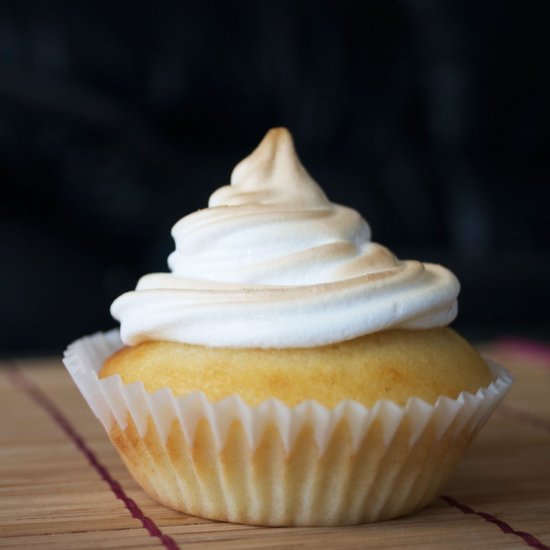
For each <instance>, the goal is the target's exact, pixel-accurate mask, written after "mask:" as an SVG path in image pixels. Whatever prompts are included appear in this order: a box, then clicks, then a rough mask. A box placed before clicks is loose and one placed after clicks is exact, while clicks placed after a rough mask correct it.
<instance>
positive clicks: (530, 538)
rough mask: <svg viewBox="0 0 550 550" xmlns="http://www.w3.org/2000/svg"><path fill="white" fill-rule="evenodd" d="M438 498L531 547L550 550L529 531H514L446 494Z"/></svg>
mask: <svg viewBox="0 0 550 550" xmlns="http://www.w3.org/2000/svg"><path fill="white" fill-rule="evenodd" d="M439 498H441V499H442V500H444V501H445V502H446V503H447V504H448V505H449V506H453V507H454V508H458V509H459V510H460V511H461V512H463V513H464V514H474V515H476V516H479V517H480V518H483V519H484V520H485V521H487V522H489V523H494V524H495V525H496V526H497V527H498V528H499V529H500V530H501V531H502V532H503V533H506V534H507V535H515V536H516V537H519V538H520V539H522V540H523V541H524V542H525V543H526V544H527V546H530V547H531V548H538V549H539V550H550V546H546V544H544V543H542V542H541V541H540V540H539V539H537V537H535V536H534V535H532V534H531V533H526V532H525V531H516V530H515V529H514V528H513V527H512V526H511V525H509V524H508V523H506V522H505V521H502V520H501V519H498V518H497V517H496V516H493V515H492V514H488V513H486V512H476V511H475V510H474V509H473V508H470V507H469V506H466V504H462V503H461V502H458V500H456V499H454V498H453V497H450V496H447V495H441V496H440V497H439Z"/></svg>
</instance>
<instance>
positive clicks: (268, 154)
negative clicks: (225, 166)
mask: <svg viewBox="0 0 550 550" xmlns="http://www.w3.org/2000/svg"><path fill="white" fill-rule="evenodd" d="M239 204H289V205H291V206H293V207H294V208H300V207H305V206H307V207H309V208H328V207H329V205H330V203H329V201H328V199H327V198H326V197H325V194H324V193H323V191H322V190H321V188H320V187H319V185H317V183H316V182H315V181H314V180H313V178H312V177H311V176H310V175H309V174H308V172H307V170H306V169H305V168H304V166H303V165H302V163H301V162H300V159H299V158H298V154H297V153H296V149H295V148H294V140H293V139H292V135H291V134H290V132H289V131H288V130H287V129H286V128H272V129H271V130H269V132H267V134H266V135H265V137H264V139H263V140H262V141H261V142H260V144H259V145H258V147H256V149H255V150H254V151H253V152H252V153H251V154H250V155H249V156H248V157H246V158H245V159H244V160H242V161H241V162H239V164H237V166H235V168H234V169H233V173H232V174H231V185H227V186H225V187H222V188H220V189H218V190H217V191H216V192H215V193H214V194H213V195H212V196H211V197H210V201H209V203H208V205H209V206H211V207H212V206H236V205H239Z"/></svg>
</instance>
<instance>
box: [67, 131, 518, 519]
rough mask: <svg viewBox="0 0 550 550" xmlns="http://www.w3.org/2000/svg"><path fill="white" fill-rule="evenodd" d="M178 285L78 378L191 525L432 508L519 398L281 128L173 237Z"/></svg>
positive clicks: (138, 294) (138, 312)
mask: <svg viewBox="0 0 550 550" xmlns="http://www.w3.org/2000/svg"><path fill="white" fill-rule="evenodd" d="M172 235H173V237H174V240H175V243H176V248H175V251H174V252H173V253H172V254H171V255H170V257H169V258H168V264H169V267H170V269H171V273H156V274H150V275H146V276H144V277H142V278H141V279H140V281H139V282H138V284H137V288H136V289H135V290H134V291H132V292H128V293H126V294H123V295H122V296H120V297H119V298H117V299H116V300H115V302H114V303H113V305H112V308H111V312H112V314H113V316H114V317H115V318H116V319H117V320H119V321H120V332H119V331H118V330H116V331H111V332H110V333H107V334H96V335H94V336H91V337H86V338H83V339H81V340H78V341H77V342H75V343H73V344H72V345H71V346H69V348H68V350H67V351H66V354H65V359H64V361H65V364H66V366H67V368H68V370H69V372H70V374H71V375H72V377H73V379H74V380H75V382H76V384H77V385H78V387H79V389H80V390H81V392H82V394H83V396H84V397H85V399H86V400H87V402H88V404H89V405H90V407H91V408H92V410H93V411H94V413H95V415H96V416H97V417H98V418H99V420H100V421H101V422H102V424H103V426H104V427H105V429H106V431H107V433H108V435H109V438H110V439H111V441H112V442H113V444H114V445H115V446H116V448H117V450H118V451H119V454H120V456H121V458H122V460H123V461H124V462H125V464H126V466H127V467H128V469H129V471H130V472H131V473H132V475H133V476H134V477H135V479H136V480H137V481H138V483H139V484H140V485H141V486H142V487H143V489H144V490H145V491H146V492H147V493H148V494H149V495H150V496H151V497H152V498H154V499H156V500H158V501H159V502H161V503H163V504H165V505H166V506H168V507H170V508H173V509H175V510H179V511H181V512H185V513H188V514H192V515H197V516H202V517H206V518H210V519H215V520H223V521H232V522H239V523H249V524H259V525H287V526H289V525H349V524H357V523H364V522H372V521H378V520H383V519H390V518H394V517H398V516H402V515H405V514H408V513H411V512H413V511H415V510H418V509H421V508H422V507H424V506H426V505H427V504H428V503H429V502H430V501H432V500H433V499H434V498H435V497H436V496H437V495H438V493H439V491H440V489H441V487H442V486H443V484H444V483H445V482H446V480H447V478H448V477H449V475H450V473H451V472H452V470H453V468H454V466H455V465H456V463H457V461H458V460H459V459H460V457H461V456H462V455H463V453H464V452H465V450H466V449H467V448H468V446H469V444H470V443H471V441H472V439H473V438H474V436H475V434H476V433H477V431H478V430H479V428H480V427H481V426H482V424H483V423H484V422H485V420H486V419H487V417H488V416H489V414H490V413H491V412H492V411H493V410H494V408H495V407H496V406H497V404H498V403H499V401H500V400H501V399H502V398H503V396H504V395H505V393H506V391H507V390H508V388H509V386H510V384H511V379H510V377H509V375H508V374H507V373H506V371H504V369H502V368H500V367H498V366H497V365H494V364H490V363H488V362H486V361H485V360H484V359H483V358H482V357H480V355H479V354H478V353H477V352H476V351H475V350H474V349H473V348H472V347H471V346H470V345H469V344H468V343H467V342H466V341H465V340H464V339H462V338H461V337H460V336H459V335H458V334H457V333H456V332H455V331H454V330H452V329H451V328H449V327H448V325H449V323H451V321H452V320H453V319H454V317H455V316H456V312H457V295H458V292H459V284H458V281H457V280H456V278H455V277H454V275H453V274H452V273H451V272H450V271H448V270H447V269H445V268H444V267H442V266H439V265H434V264H427V263H424V264H423V263H420V262H417V261H401V260H398V259H397V258H396V257H395V256H394V255H393V254H392V253H391V252H390V251H389V250H388V249H387V248H384V247H383V246H381V245H379V244H376V243H374V242H372V241H371V232H370V228H369V226H368V224H367V222H366V221H365V220H364V219H363V218H362V217H361V216H360V215H359V214H358V213H357V212H356V211H355V210H353V209H351V208H347V207H344V206H341V205H337V204H333V203H331V202H330V201H329V200H328V198H327V197H326V196H325V194H324V193H323V191H322V190H321V188H320V187H319V186H318V185H317V183H316V182H315V181H314V180H313V179H312V178H311V176H310V175H309V174H308V172H307V171H306V170H305V168H304V167H303V166H302V164H301V163H300V161H299V159H298V157H297V155H296V152H295V150H294V145H293V141H292V137H291V136H290V134H289V132H288V131H287V130H286V129H284V128H277V129H273V130H270V131H269V132H268V133H267V135H266V136H265V138H264V139H263V141H262V142H261V143H260V145H259V146H258V147H257V149H256V150H255V151H254V152H253V153H252V154H251V155H250V156H249V157H247V158H246V159H244V160H243V161H241V162H240V163H239V164H238V165H237V166H236V167H235V169H234V171H233V173H232V176H231V184H230V185H227V186H224V187H222V188H220V189H218V190H217V191H216V192H215V193H214V194H213V195H212V196H211V197H210V202H209V207H208V208H205V209H203V210H199V211H198V212H195V213H193V214H190V215H188V216H186V217H184V218H183V219H181V220H180V221H179V222H177V223H176V225H175V226H174V228H173V231H172Z"/></svg>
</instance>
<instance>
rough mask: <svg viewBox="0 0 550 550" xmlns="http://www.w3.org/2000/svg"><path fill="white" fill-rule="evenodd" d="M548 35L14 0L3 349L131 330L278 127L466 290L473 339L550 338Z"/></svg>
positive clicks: (359, 15) (396, 246)
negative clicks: (126, 321)
mask: <svg viewBox="0 0 550 550" xmlns="http://www.w3.org/2000/svg"><path fill="white" fill-rule="evenodd" d="M549 21H550V2H546V1H540V2H535V1H525V2H519V1H517V2H506V1H494V2H477V1H460V0H457V1H446V2H441V1H437V0H433V1H428V0H427V1H412V0H409V1H405V0H403V1H392V0H379V1H363V2H350V1H339V2H326V1H320V0H318V1H316V2H305V1H291V0H287V1H270V2H268V1H250V2H243V1H235V2H213V1H207V2H200V1H197V2H183V1H180V2H176V1H174V2H168V1H161V0H158V1H155V2H152V1H151V2H137V1H131V2H122V1H120V2H99V1H79V2H72V1H66V2H53V1H52V2H48V1H44V2H36V1H32V0H31V1H23V0H16V1H6V0H4V1H3V2H1V3H0V178H1V184H2V187H1V188H2V199H1V201H0V203H1V222H0V230H1V241H0V262H1V266H2V267H1V271H0V300H1V307H2V310H1V311H2V314H1V317H0V350H1V351H3V352H4V353H38V352H44V351H49V352H57V351H60V350H61V349H62V348H63V347H64V346H65V345H66V344H67V343H68V342H69V341H71V340H72V339H75V338H77V337H79V336H81V335H83V334H85V333H89V332H94V331H96V330H99V329H107V328H110V327H111V326H114V325H115V322H114V321H113V320H112V319H111V318H110V316H109V312H108V309H109V305H110V303H111V301H112V300H113V299H114V298H115V297H116V296H117V295H119V294H120V293H122V292H123V291H125V290H129V289H131V288H133V287H134V285H135V283H136V280H137V278H138V277H139V276H140V275H141V274H143V273H146V272H151V271H164V270H166V257H167V255H168V254H169V252H170V251H171V250H172V248H173V242H172V240H171V237H170V234H169V231H170V228H171V226H172V225H173V224H174V223H175V222H176V221H177V220H178V219H179V218H180V217H182V216H183V215H185V214H187V213H189V212H191V211H193V210H195V209H197V208H201V207H204V206H206V202H207V199H208V196H209V195H210V193H211V192H212V191H214V190H215V189H216V188H217V187H219V186H220V185H223V184H226V183H228V180H229V174H230V171H231V169H232V167H233V165H234V164H235V163H236V162H237V161H238V160H240V159H241V158H242V157H244V156H245V155H246V154H248V153H249V152H250V151H251V150H252V149H253V148H254V147H255V146H256V144H257V142H258V141H259V140H260V138H261V137H262V136H263V134H264V132H265V131H266V130H267V129H268V128H269V127H271V126H274V125H286V126H288V127H289V128H290V129H291V130H292V131H293V133H294V136H295V140H296V143H297V146H298V150H299V152H300V154H301V157H302V159H303V161H304V164H305V165H306V166H307V167H308V169H309V171H310V172H311V173H312V175H313V176H314V177H315V178H316V179H317V180H318V181H319V182H320V183H321V185H322V186H323V188H324V189H325V190H326V192H327V194H328V195H329V197H330V198H331V199H332V200H334V201H335V202H340V203H344V204H348V205H351V206H354V207H355V208H357V209H358V210H359V211H361V212H362V214H363V215H364V216H365V217H366V219H367V220H368V221H369V223H370V224H371V227H372V228H373V233H374V239H375V240H376V241H378V242H381V243H383V244H385V245H387V246H389V247H390V248H391V249H393V250H394V251H395V252H396V253H397V254H398V255H400V256H402V257H405V258H406V257H413V258H417V259H422V260H426V261H437V262H441V263H444V264H445V265H447V266H449V267H450V268H451V269H453V270H454V271H455V273H456V274H457V276H458V277H459V278H460V280H461V281H462V285H463V290H462V294H461V300H460V306H461V310H460V314H459V322H458V323H457V325H458V326H459V328H462V329H463V330H466V331H469V330H470V331H472V330H473V331H475V330H477V331H478V332H477V334H482V333H483V334H489V333H491V331H492V333H495V334H496V333H499V332H503V331H514V332H518V331H519V332H521V331H524V332H526V333H533V332H537V333H538V334H541V333H543V331H544V329H545V327H548V315H549V306H550V258H549V256H548V253H547V251H548V245H549V235H550V231H549V229H548V226H549V212H548V211H549V205H550V200H549V199H550V185H549V182H550V156H549V153H550V102H549V98H550V77H549V74H548V73H549V68H550V67H549V54H550V45H549V39H548V22H549ZM480 331H481V332H480ZM483 331H485V332H483Z"/></svg>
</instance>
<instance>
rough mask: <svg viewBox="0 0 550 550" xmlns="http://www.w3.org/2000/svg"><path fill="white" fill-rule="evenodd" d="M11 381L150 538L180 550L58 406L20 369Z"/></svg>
mask: <svg viewBox="0 0 550 550" xmlns="http://www.w3.org/2000/svg"><path fill="white" fill-rule="evenodd" d="M8 378H9V380H10V382H11V383H12V385H13V386H14V387H15V388H17V389H20V390H22V391H23V392H25V393H26V394H27V395H28V396H29V397H30V398H31V399H32V400H33V401H34V402H35V403H36V404H37V405H38V406H39V407H41V408H42V409H44V410H45V411H46V412H47V413H48V415H49V416H50V417H51V418H52V419H53V420H54V422H55V423H56V424H57V425H58V426H59V427H60V428H61V430H63V431H64V432H65V434H66V435H67V436H68V437H69V439H70V440H71V441H72V442H73V443H74V444H75V445H76V447H77V449H78V450H79V451H80V452H81V453H82V454H83V455H84V456H85V457H86V459H87V460H88V462H89V464H90V465H91V466H92V467H93V468H94V470H95V471H96V472H97V473H98V474H99V476H100V477H101V479H103V481H105V483H107V485H108V486H109V488H110V489H111V491H112V492H113V494H114V495H115V497H116V498H117V499H119V500H121V501H122V502H123V503H124V506H126V509H127V510H128V512H130V515H131V516H132V517H133V518H135V519H137V520H139V521H140V522H141V524H142V525H143V528H144V529H145V530H146V531H147V532H148V533H149V535H150V536H152V537H155V538H157V539H158V540H159V541H160V542H161V544H162V545H163V546H164V548H166V550H180V547H179V546H178V545H177V543H176V541H175V540H174V539H173V538H172V537H170V536H169V535H166V534H164V533H163V532H162V531H161V530H160V529H159V527H158V526H157V525H156V524H155V522H154V521H153V520H152V519H151V518H149V517H147V516H146V515H145V514H144V513H143V512H142V510H141V508H140V507H139V506H138V505H137V504H136V502H135V501H134V500H132V499H131V498H130V497H129V496H128V495H127V494H126V493H125V492H124V489H123V488H122V486H121V485H120V483H119V482H118V481H116V479H115V478H114V477H113V476H112V475H111V474H110V473H109V471H108V470H107V468H106V467H105V466H104V465H103V464H101V462H99V460H98V459H97V457H96V455H95V453H94V452H93V451H92V450H91V449H90V447H88V445H86V442H85V441H84V439H83V438H82V437H81V436H80V435H79V433H78V432H77V431H76V430H75V428H73V426H72V424H71V423H70V422H69V420H67V418H66V417H65V416H64V415H63V413H62V412H61V411H60V410H59V409H58V408H57V406H56V405H55V403H54V402H53V401H52V400H51V399H50V398H49V397H48V396H47V395H46V394H45V393H44V392H43V391H42V390H41V389H40V388H39V387H38V386H37V385H36V384H35V383H34V382H33V381H32V380H30V379H29V378H27V377H26V376H25V375H24V374H23V373H22V372H21V371H20V370H19V369H17V368H15V367H14V368H10V369H9V370H8Z"/></svg>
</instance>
